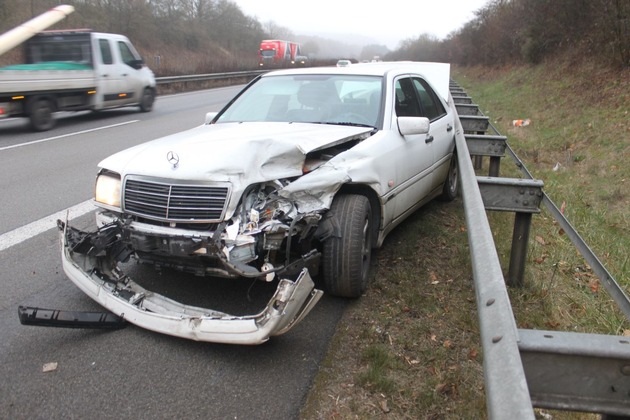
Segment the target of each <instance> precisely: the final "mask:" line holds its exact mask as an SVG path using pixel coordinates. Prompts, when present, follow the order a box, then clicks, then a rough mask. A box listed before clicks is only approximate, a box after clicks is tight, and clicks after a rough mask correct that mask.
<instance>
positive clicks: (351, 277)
mask: <svg viewBox="0 0 630 420" xmlns="http://www.w3.org/2000/svg"><path fill="white" fill-rule="evenodd" d="M330 212H332V217H333V218H335V219H336V221H337V224H338V226H339V233H340V235H339V236H333V237H331V238H329V239H327V240H326V241H325V242H324V244H323V255H322V275H323V280H324V286H325V289H326V291H327V292H328V293H330V294H332V295H335V296H341V297H348V298H358V297H360V296H361V295H362V294H363V293H364V292H365V290H366V289H367V285H368V279H369V274H370V259H371V256H372V234H373V229H372V207H371V206H370V201H369V200H368V199H367V197H365V196H362V195H355V194H348V195H338V196H337V197H335V199H334V200H333V203H332V205H331V207H330Z"/></svg>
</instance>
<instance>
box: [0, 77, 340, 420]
mask: <svg viewBox="0 0 630 420" xmlns="http://www.w3.org/2000/svg"><path fill="white" fill-rule="evenodd" d="M236 91H237V88H221V89H214V90H208V91H203V92H194V93H187V94H181V95H173V96H165V97H159V98H158V100H157V102H156V105H155V109H154V110H153V112H151V113H146V114H145V113H139V112H137V110H136V109H134V108H125V109H121V110H114V111H104V112H99V113H77V114H68V115H64V116H63V117H62V118H61V119H60V120H59V122H58V125H57V127H55V128H54V129H53V130H51V131H48V132H45V133H32V132H30V131H29V130H28V127H27V123H26V121H25V120H19V119H18V120H4V121H0V191H2V192H1V197H2V200H1V201H2V204H1V207H0V208H1V211H0V273H1V274H0V419H26V418H28V419H61V418H63V419H69V418H79V419H83V418H90V419H145V418H146V419H149V418H150V419H161V418H169V419H173V418H191V419H194V418H203V419H271V418H275V419H291V418H297V417H298V415H299V410H300V408H301V406H302V404H303V403H304V400H305V397H306V394H307V393H308V391H309V389H310V387H311V384H312V381H313V378H314V376H315V374H316V373H317V371H318V369H319V365H320V363H321V360H322V358H323V356H324V354H325V352H326V349H327V346H328V342H329V340H330V337H331V336H332V334H333V332H334V329H335V325H336V323H337V321H338V319H339V317H340V316H341V314H342V312H343V310H344V308H345V305H346V303H347V302H346V301H344V300H342V299H335V298H332V297H328V296H325V297H324V298H323V299H322V301H320V303H319V304H318V305H317V306H316V308H315V309H314V310H313V311H312V312H311V314H309V315H308V316H307V317H306V319H305V320H304V321H303V322H302V323H301V324H300V325H299V326H297V327H296V328H295V329H293V330H291V331H290V332H289V333H287V334H285V335H283V336H280V337H275V338H272V339H271V340H270V341H269V342H267V343H265V344H263V345H261V346H252V347H247V346H231V345H219V344H211V343H197V342H193V341H188V340H183V339H178V338H173V337H169V336H165V335H160V334H156V333H153V332H150V331H145V330H142V329H140V328H137V327H135V326H133V325H130V326H128V327H127V328H125V329H122V330H117V331H96V330H74V329H60V328H46V327H31V326H22V325H21V324H20V323H19V320H18V317H17V307H18V305H29V306H39V307H42V308H51V309H66V310H91V311H98V310H100V307H99V306H98V305H97V304H95V303H94V302H92V301H91V300H90V299H89V298H88V297H87V296H85V295H84V294H83V293H82V292H81V291H79V289H77V288H76V287H75V286H74V285H73V284H72V283H71V282H70V281H69V280H68V279H67V278H66V277H65V275H64V273H63V271H62V269H61V258H60V248H59V244H58V233H57V229H56V227H55V223H54V220H55V219H56V218H57V217H60V216H59V215H60V214H61V215H64V216H63V217H65V214H66V213H67V209H69V208H70V209H73V212H71V213H70V217H71V218H72V224H73V225H75V226H77V227H81V228H89V227H90V226H93V223H94V222H93V214H92V212H91V211H90V210H91V207H90V206H91V204H90V203H89V200H90V199H91V197H92V189H93V185H94V177H95V173H96V166H97V164H98V162H99V161H100V160H101V159H103V158H104V157H106V156H108V155H110V154H111V153H114V152H116V151H118V150H121V149H124V148H126V147H130V146H133V145H135V144H139V143H142V142H145V141H148V140H151V139H153V138H157V137H160V136H163V135H167V134H170V133H174V132H177V131H181V130H185V129H187V128H192V127H194V126H196V125H199V124H201V123H202V122H203V119H204V116H205V113H206V112H208V111H216V110H218V109H219V108H220V107H221V105H222V104H224V103H225V102H226V101H228V100H229V99H230V98H231V97H232V96H233V95H234V94H235V92H236ZM128 270H129V273H130V274H132V276H133V277H134V278H136V280H139V281H143V282H146V283H149V284H151V287H152V288H154V289H157V290H159V291H161V292H162V293H168V294H169V296H173V297H175V298H176V299H179V300H182V301H185V302H186V303H191V304H195V305H207V306H209V307H214V308H218V309H221V310H224V311H228V312H229V311H234V312H235V313H236V312H240V311H257V308H259V307H260V306H261V305H262V304H264V303H265V302H266V298H267V297H268V296H269V294H270V293H271V292H272V291H273V289H271V287H273V286H272V285H266V284H263V283H251V282H249V281H245V280H243V281H225V280H219V279H214V280H208V279H200V278H195V277H191V276H187V275H183V274H180V273H176V272H171V271H164V272H162V273H161V274H160V273H156V272H155V271H154V270H153V269H152V268H151V267H147V266H136V265H130V266H129V267H128ZM48 363H56V364H57V365H56V368H55V369H54V370H52V371H50V372H44V365H46V364H48Z"/></svg>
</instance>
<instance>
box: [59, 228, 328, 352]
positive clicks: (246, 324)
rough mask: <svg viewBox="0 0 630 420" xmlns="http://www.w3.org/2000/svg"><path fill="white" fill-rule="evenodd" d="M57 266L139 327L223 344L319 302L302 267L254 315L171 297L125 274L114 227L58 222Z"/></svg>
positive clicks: (296, 318)
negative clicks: (79, 226)
mask: <svg viewBox="0 0 630 420" xmlns="http://www.w3.org/2000/svg"><path fill="white" fill-rule="evenodd" d="M59 229H60V237H61V238H60V239H61V244H62V262H63V270H64V272H65V273H66V275H67V276H68V277H69V278H70V280H72V282H73V283H74V284H76V285H77V286H78V287H79V288H80V289H81V290H82V291H83V292H85V293H86V294H87V295H88V296H89V297H91V298H92V299H94V300H95V301H96V302H98V303H99V304H100V305H102V306H104V307H105V308H107V309H108V310H110V311H111V312H113V313H114V314H116V315H118V316H120V317H122V318H124V319H125V320H126V321H128V322H130V323H132V324H135V325H137V326H139V327H142V328H146V329H148V330H151V331H155V332H159V333H162V334H167V335H172V336H176V337H182V338H188V339H191V340H196V341H208V342H216V343H229V344H260V343H264V342H265V341H267V340H268V339H269V337H272V336H275V335H280V334H283V333H285V332H287V331H289V330H290V329H291V328H292V327H294V326H295V325H297V324H298V323H299V322H300V321H301V320H302V319H303V318H304V317H305V316H306V315H307V314H308V313H309V312H310V311H311V309H313V307H314V306H315V304H316V303H317V302H318V301H319V299H320V298H321V296H322V295H323V292H322V291H321V290H318V289H315V288H314V283H313V280H312V279H311V277H310V275H309V273H308V270H307V269H303V270H302V272H301V273H300V274H299V276H298V278H297V280H295V281H293V280H289V279H280V280H279V282H278V288H277V290H276V292H275V293H274V295H273V297H272V298H271V299H270V300H269V303H267V305H266V306H265V308H264V309H263V310H262V311H261V312H260V313H258V314H254V315H246V316H236V315H230V314H226V313H223V312H218V311H214V310H212V309H205V308H199V307H194V306H189V305H184V304H182V303H179V302H176V301H174V300H172V299H169V298H167V297H165V296H162V295H159V294H157V293H154V292H151V291H149V290H146V289H144V288H143V287H141V286H140V285H138V284H137V283H135V282H134V281H133V280H132V279H131V278H129V277H128V276H127V275H125V274H124V273H123V272H122V270H120V268H119V267H118V264H117V261H124V260H125V259H126V255H125V254H126V251H125V250H124V249H121V248H120V247H119V246H118V244H119V241H118V236H117V232H116V230H115V228H109V230H107V229H108V228H107V227H104V228H101V229H99V231H97V232H94V233H86V232H82V231H79V230H77V229H74V228H72V227H70V226H68V223H67V222H66V223H62V222H59Z"/></svg>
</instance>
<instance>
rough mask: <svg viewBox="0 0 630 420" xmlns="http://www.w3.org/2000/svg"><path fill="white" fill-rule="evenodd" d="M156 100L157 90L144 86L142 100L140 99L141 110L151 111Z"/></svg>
mask: <svg viewBox="0 0 630 420" xmlns="http://www.w3.org/2000/svg"><path fill="white" fill-rule="evenodd" d="M154 102H155V91H154V90H153V89H151V88H144V90H143V91H142V100H141V101H140V111H142V112H151V111H152V110H153V103H154Z"/></svg>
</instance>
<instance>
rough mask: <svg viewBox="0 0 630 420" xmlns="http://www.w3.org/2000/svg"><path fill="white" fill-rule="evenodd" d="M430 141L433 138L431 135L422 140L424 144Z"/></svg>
mask: <svg viewBox="0 0 630 420" xmlns="http://www.w3.org/2000/svg"><path fill="white" fill-rule="evenodd" d="M432 141H433V136H431V135H427V138H426V139H424V142H425V143H431V142H432Z"/></svg>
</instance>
